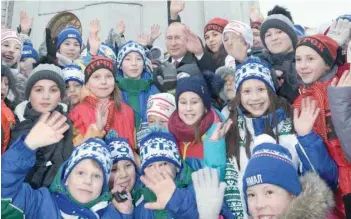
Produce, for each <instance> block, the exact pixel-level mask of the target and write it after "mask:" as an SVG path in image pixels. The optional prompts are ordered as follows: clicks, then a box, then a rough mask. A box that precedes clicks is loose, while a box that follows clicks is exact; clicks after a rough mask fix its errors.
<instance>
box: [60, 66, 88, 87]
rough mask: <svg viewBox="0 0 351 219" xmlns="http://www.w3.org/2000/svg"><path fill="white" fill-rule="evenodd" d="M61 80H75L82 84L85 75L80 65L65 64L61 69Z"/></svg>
mask: <svg viewBox="0 0 351 219" xmlns="http://www.w3.org/2000/svg"><path fill="white" fill-rule="evenodd" d="M62 73H63V80H64V81H65V83H67V82H69V81H76V82H78V83H79V84H81V85H83V84H84V79H85V75H84V73H83V71H82V69H81V67H80V66H78V65H76V64H70V65H65V67H64V68H63V69H62Z"/></svg>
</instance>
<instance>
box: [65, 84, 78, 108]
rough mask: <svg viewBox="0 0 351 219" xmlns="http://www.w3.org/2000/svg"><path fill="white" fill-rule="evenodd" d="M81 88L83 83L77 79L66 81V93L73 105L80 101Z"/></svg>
mask: <svg viewBox="0 0 351 219" xmlns="http://www.w3.org/2000/svg"><path fill="white" fill-rule="evenodd" d="M81 89H82V85H81V84H80V83H78V82H76V81H68V82H67V83H66V94H67V97H68V99H69V100H70V101H71V103H72V105H73V106H74V105H76V104H78V103H79V102H80V90H81Z"/></svg>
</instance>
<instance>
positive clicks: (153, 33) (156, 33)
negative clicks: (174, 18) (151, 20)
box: [150, 24, 161, 44]
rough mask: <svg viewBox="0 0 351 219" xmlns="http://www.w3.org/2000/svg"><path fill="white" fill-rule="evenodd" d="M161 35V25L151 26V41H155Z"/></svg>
mask: <svg viewBox="0 0 351 219" xmlns="http://www.w3.org/2000/svg"><path fill="white" fill-rule="evenodd" d="M160 35H161V32H160V25H158V24H154V25H152V26H151V30H150V37H151V42H152V44H153V43H154V42H155V40H156V39H157V38H158V37H159V36H160Z"/></svg>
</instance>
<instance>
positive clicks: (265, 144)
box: [243, 134, 302, 202]
mask: <svg viewBox="0 0 351 219" xmlns="http://www.w3.org/2000/svg"><path fill="white" fill-rule="evenodd" d="M255 145H256V147H255V148H254V149H253V153H252V157H251V159H250V160H249V163H248V165H247V167H246V170H245V173H244V177H243V191H244V197H245V201H246V202H247V193H246V191H247V189H248V188H249V187H251V186H254V185H258V184H265V183H267V184H273V185H276V186H279V187H281V188H283V189H285V190H286V191H288V192H289V193H291V194H293V195H295V196H298V195H299V194H300V193H301V190H302V188H301V184H300V181H299V176H298V174H297V169H296V167H295V165H294V164H293V162H292V160H291V159H292V156H291V154H290V152H289V150H288V149H286V148H285V147H283V146H281V145H278V144H276V143H275V140H274V139H273V138H272V137H270V136H269V135H266V134H263V135H260V136H258V137H257V138H256V139H255Z"/></svg>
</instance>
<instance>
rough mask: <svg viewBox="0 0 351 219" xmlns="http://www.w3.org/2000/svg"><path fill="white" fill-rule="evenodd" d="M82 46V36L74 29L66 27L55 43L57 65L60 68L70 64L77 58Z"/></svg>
mask: <svg viewBox="0 0 351 219" xmlns="http://www.w3.org/2000/svg"><path fill="white" fill-rule="evenodd" d="M82 45H83V41H82V36H81V34H80V32H79V30H78V29H77V28H76V27H74V26H68V27H66V28H64V29H63V30H61V32H60V33H59V34H58V36H57V42H56V50H57V53H56V57H57V58H58V64H59V65H60V66H64V65H67V64H72V62H73V61H74V60H77V59H78V58H79V56H80V53H81V49H82Z"/></svg>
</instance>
